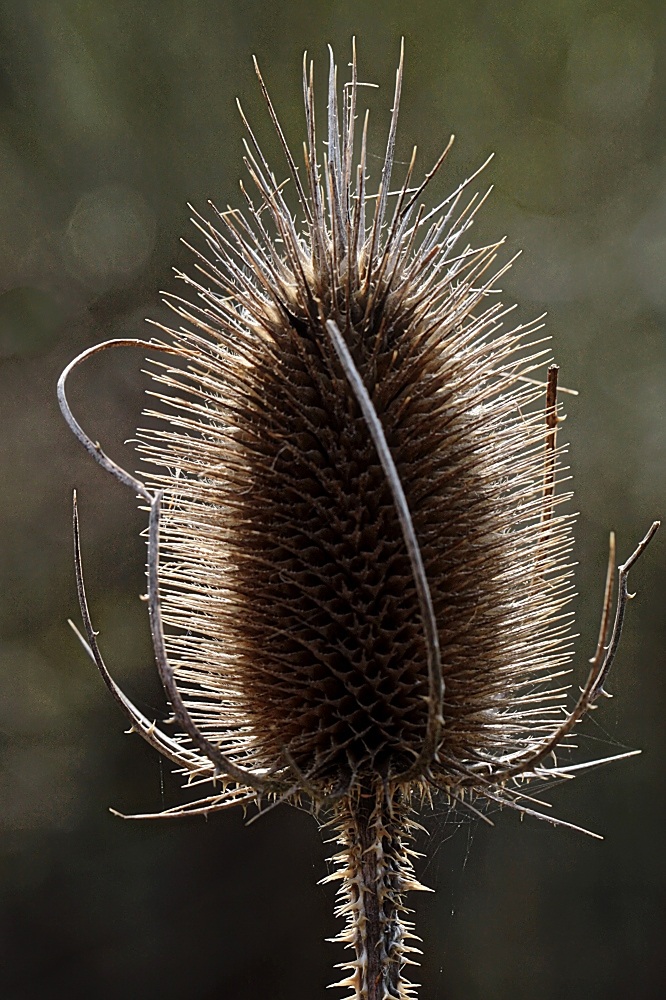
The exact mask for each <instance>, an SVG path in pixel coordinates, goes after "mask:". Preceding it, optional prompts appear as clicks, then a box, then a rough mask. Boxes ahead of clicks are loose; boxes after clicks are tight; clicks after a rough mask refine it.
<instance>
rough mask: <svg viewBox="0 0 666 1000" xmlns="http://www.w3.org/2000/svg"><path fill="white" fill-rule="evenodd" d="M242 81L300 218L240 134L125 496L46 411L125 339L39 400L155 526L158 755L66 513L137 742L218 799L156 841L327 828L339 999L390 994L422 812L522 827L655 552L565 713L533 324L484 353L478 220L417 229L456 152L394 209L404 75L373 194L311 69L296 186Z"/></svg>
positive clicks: (561, 542)
mask: <svg viewBox="0 0 666 1000" xmlns="http://www.w3.org/2000/svg"><path fill="white" fill-rule="evenodd" d="M257 72H258V70H257ZM259 80H260V84H261V87H262V90H263V93H264V97H265V99H266V103H267V106H268V110H269V113H270V116H271V119H272V121H273V124H274V125H275V128H276V130H277V134H278V136H279V139H280V142H281V144H282V147H283V150H284V155H285V158H286V167H287V171H288V174H289V177H290V180H291V183H292V184H293V187H294V188H295V192H296V196H297V200H298V210H297V214H296V216H294V215H293V214H292V211H291V210H290V208H289V205H288V203H287V200H286V195H285V193H284V192H283V184H282V183H281V181H280V180H278V178H277V177H276V175H275V174H274V173H273V170H272V168H271V167H270V166H269V164H268V163H267V162H266V160H265V159H264V156H263V155H262V152H261V149H260V148H259V145H258V143H257V142H256V139H255V137H254V134H253V132H252V130H251V128H250V126H249V124H248V123H247V121H246V120H245V118H243V120H244V122H245V125H246V127H247V131H248V136H249V142H248V144H247V155H246V159H245V164H246V167H247V170H248V173H249V175H250V178H251V180H252V184H253V187H254V194H253V195H252V196H251V195H250V194H249V193H247V192H246V190H245V188H243V189H242V190H243V194H244V196H245V199H246V203H247V204H246V208H245V210H244V211H243V212H241V211H239V210H236V209H228V210H227V211H224V212H218V211H217V210H216V209H213V212H214V218H213V221H212V222H209V221H206V220H205V219H204V218H203V217H201V216H198V215H197V216H196V218H195V220H194V221H195V224H196V226H197V227H198V229H199V230H200V233H201V234H203V237H204V240H205V243H206V245H207V249H206V251H205V252H203V253H202V252H198V251H195V253H196V256H197V268H198V271H199V277H198V278H197V279H196V280H195V279H193V278H191V277H187V276H186V275H181V276H180V277H182V278H183V280H184V281H185V283H186V285H187V288H188V292H189V295H188V296H187V297H185V298H177V297H174V296H169V298H168V302H169V304H170V305H171V307H172V308H173V310H174V312H175V313H176V314H177V316H178V317H179V320H180V321H182V325H179V326H178V328H177V329H166V328H161V329H162V334H163V336H162V337H161V338H160V339H156V340H153V341H151V342H150V343H148V344H146V345H145V346H147V347H150V348H151V349H154V350H157V351H161V352H163V353H164V354H166V356H167V358H166V360H165V362H164V363H160V364H157V363H155V364H154V365H153V369H152V372H153V380H154V389H153V395H155V396H157V399H158V408H157V410H155V411H152V410H151V411H150V416H151V418H155V421H156V422H155V423H154V425H153V428H152V429H150V430H144V431H143V432H142V433H141V441H142V444H141V452H142V457H143V459H144V461H145V462H146V463H148V468H149V474H148V475H147V477H146V479H145V482H144V481H142V480H139V479H137V478H135V477H134V476H131V475H129V474H128V473H126V472H124V471H123V470H121V469H120V468H119V467H118V466H117V465H115V464H114V463H113V462H112V461H111V460H110V459H109V458H108V457H107V456H106V455H105V454H104V452H102V450H101V449H100V448H99V446H98V445H96V444H93V442H92V441H91V440H90V438H88V437H87V435H86V434H85V433H84V431H83V430H82V429H81V427H80V426H79V425H78V423H77V422H76V420H75V419H74V417H73V416H72V414H71V411H70V410H69V407H68V405H67V401H66V398H65V392H64V384H65V379H66V377H67V375H68V373H69V371H70V370H71V369H72V367H74V366H75V365H76V364H78V363H79V362H80V361H81V360H82V359H83V358H84V357H86V356H88V355H90V354H92V353H94V352H95V351H98V350H104V349H106V348H108V347H110V346H117V345H123V344H129V343H131V344H136V343H137V341H113V342H110V343H107V344H102V345H99V346H98V347H95V348H92V349H91V350H89V351H87V352H85V353H84V354H83V355H81V356H80V357H79V358H78V359H76V361H74V362H73V363H72V365H70V366H69V367H68V369H66V371H65V372H64V373H63V376H62V379H61V383H60V400H61V405H62V408H63V412H64V413H65V416H66V417H67V420H68V422H69V424H70V426H71V427H72V429H73V430H74V432H75V433H76V434H77V436H78V437H79V439H80V440H81V441H82V443H83V444H84V445H85V446H86V448H88V450H89V451H90V452H91V454H93V456H94V457H95V458H96V459H97V461H98V462H99V463H100V464H101V465H103V466H104V467H105V468H106V469H107V470H108V471H110V472H111V473H112V474H113V475H115V476H116V477H117V478H119V479H121V481H123V482H125V483H126V484H127V485H128V486H129V487H130V488H131V489H133V490H134V491H135V492H136V493H137V494H138V495H139V496H140V497H141V498H142V499H143V500H144V501H145V502H146V503H147V504H148V506H149V508H150V526H149V539H148V598H149V610H150V618H151V627H152V634H153V640H154V646H155V656H156V661H157V665H158V668H159V671H160V674H161V678H162V681H163V683H164V687H165V690H166V694H167V697H168V699H169V701H170V703H171V705H172V708H173V713H174V721H175V723H176V725H177V730H178V732H177V734H176V735H173V736H171V735H168V734H167V733H166V732H164V731H163V730H162V729H160V728H158V727H157V726H156V725H155V724H154V723H153V722H152V721H150V720H148V719H147V718H145V717H144V716H143V715H142V714H141V713H140V711H139V710H138V709H137V708H136V707H135V706H134V705H133V704H132V703H131V702H130V701H129V699H128V698H127V697H126V696H125V695H124V693H123V692H122V691H121V690H120V689H119V688H118V687H117V686H116V684H115V682H114V681H113V680H112V678H111V676H110V675H109V673H108V671H107V668H106V666H105V664H104V662H103V660H102V657H101V654H100V651H99V647H98V644H97V641H96V638H95V633H94V631H93V627H92V624H91V621H90V615H89V611H88V606H87V602H86V596H85V590H84V585H83V577H82V572H81V561H80V554H79V545H78V518H77V517H76V513H75V536H76V567H77V580H78V587H79V596H80V601H81V607H82V614H83V620H84V624H85V628H86V633H87V637H88V642H87V646H88V649H89V652H90V654H91V655H92V657H93V658H94V659H95V661H96V663H97V665H98V667H99V669H100V670H101V672H102V674H103V676H104V679H105V680H106V683H107V684H108V685H109V687H110V688H111V690H112V692H113V694H114V696H115V697H116V699H117V700H118V701H119V703H120V704H121V706H122V707H123V709H124V710H125V712H126V713H127V714H128V715H129V717H130V719H131V721H132V725H133V727H134V729H135V730H136V731H138V732H140V733H141V735H143V736H144V737H145V739H147V740H148V741H149V742H150V743H151V744H152V745H153V746H155V747H156V748H157V749H158V750H159V751H160V752H161V753H163V754H164V755H165V756H166V757H168V758H169V759H171V760H172V761H174V763H176V764H177V765H178V767H179V768H181V769H182V771H183V772H185V773H186V774H187V775H189V776H190V777H192V778H195V779H197V781H201V780H202V779H210V781H211V782H212V786H213V787H212V789H211V791H210V793H209V795H208V796H207V797H205V798H203V799H200V800H199V801H197V802H191V803H189V804H186V805H184V806H182V807H180V808H179V809H177V810H167V812H166V815H169V814H172V815H173V814H177V815H188V814H189V815H191V814H195V813H210V812H213V811H215V810H220V809H224V808H227V807H229V806H231V805H234V804H237V803H244V804H247V803H250V802H252V801H254V800H260V799H263V800H264V801H265V802H278V801H292V802H295V803H297V804H300V803H307V802H310V803H311V804H312V806H313V807H314V808H315V809H316V810H317V811H322V810H325V811H327V815H328V816H329V817H330V818H331V821H332V823H333V824H334V826H335V829H336V831H337V836H338V840H339V844H340V853H339V854H338V855H337V856H336V861H337V864H338V870H337V872H336V873H335V875H334V876H333V877H334V878H339V879H340V880H341V890H340V894H341V902H340V907H339V914H340V915H344V916H346V919H347V926H346V928H345V930H344V931H343V932H342V934H341V935H340V940H341V941H343V942H344V943H345V944H346V945H347V946H348V947H349V948H350V950H351V957H350V958H349V960H348V962H347V963H345V964H344V966H343V967H344V968H345V969H346V975H345V978H344V979H343V981H342V983H341V984H339V985H342V986H345V987H348V988H349V989H350V991H351V996H353V997H357V998H368V1000H378V998H386V997H408V996H412V995H413V990H414V987H413V986H411V985H410V984H409V983H408V982H407V981H406V980H405V978H404V975H403V969H404V965H405V964H406V963H408V962H410V961H411V960H410V958H409V955H410V953H411V952H413V951H414V950H415V949H414V947H413V945H412V943H411V940H410V939H411V938H412V936H413V935H412V934H411V924H410V923H409V922H407V921H406V920H405V913H406V912H407V911H406V910H405V907H404V902H403V895H404V893H405V891H407V890H408V889H411V888H418V887H419V886H418V883H416V881H415V879H414V875H413V871H412V865H411V860H410V851H409V850H408V847H407V845H408V842H409V840H410V836H411V833H412V829H413V827H414V820H413V818H412V802H413V801H414V796H415V795H416V797H417V799H418V798H419V797H423V796H424V795H425V796H428V795H430V793H431V792H432V790H434V789H440V790H442V792H443V793H444V795H446V796H448V799H449V801H450V802H451V804H452V805H453V804H455V803H458V804H459V805H461V806H466V807H467V808H470V809H472V810H473V811H475V812H478V814H479V815H481V816H483V815H484V814H483V813H482V812H481V811H479V810H478V804H479V800H484V799H485V800H489V801H491V802H493V803H499V804H506V805H511V806H513V807H515V808H517V809H519V810H521V811H523V812H530V811H531V810H530V808H529V807H528V806H527V805H526V804H525V802H526V801H529V800H526V799H525V797H524V796H523V794H522V793H521V787H522V786H520V787H517V786H516V784H515V780H516V779H518V778H523V777H525V776H527V777H534V778H538V779H547V778H551V777H557V776H561V775H563V774H565V773H568V770H570V769H568V768H567V767H563V766H558V764H557V762H556V761H554V752H555V751H556V749H557V748H558V747H559V746H561V745H562V743H563V742H565V741H566V738H567V737H568V736H569V735H570V734H571V732H572V730H573V729H574V727H575V725H576V723H577V722H578V721H579V720H580V719H581V718H582V717H583V716H584V715H585V714H586V712H587V711H588V709H589V708H591V707H592V706H593V705H594V703H595V702H596V701H597V699H598V698H599V697H600V695H601V694H602V693H603V692H604V682H605V680H606V677H607V674H608V670H609V668H610V664H611V661H612V658H613V656H614V653H615V650H616V647H617V641H618V639H619V633H620V629H621V625H622V617H623V614H624V608H625V604H626V599H627V586H626V577H627V572H628V569H629V567H630V565H631V564H632V563H633V562H634V561H635V559H636V558H637V557H638V555H639V554H640V553H641V552H642V550H643V548H644V547H645V545H646V544H647V543H648V541H649V540H650V538H651V537H652V534H653V533H654V531H655V530H656V527H657V526H656V525H653V527H652V528H651V530H650V532H649V533H648V535H647V536H646V538H645V539H644V540H643V542H642V543H641V545H640V546H639V547H638V549H637V550H636V552H635V553H634V554H633V556H632V557H631V558H630V559H629V560H628V562H627V563H625V564H624V565H623V566H621V567H620V570H619V597H618V602H617V612H616V617H615V624H614V626H613V627H612V629H611V627H610V617H611V616H610V610H611V600H612V594H611V591H612V575H613V563H614V551H613V545H611V555H610V562H609V574H608V580H607V584H606V592H605V598H604V606H603V615H602V625H601V631H600V637H599V642H598V646H597V651H596V653H595V656H594V658H593V660H592V667H591V670H590V672H589V677H588V680H587V682H586V683H585V685H584V687H583V689H582V692H581V695H580V697H579V699H578V701H577V702H576V704H575V705H574V707H573V708H572V709H571V710H570V711H568V712H567V711H566V708H565V705H566V698H567V684H566V682H565V681H564V680H563V677H564V675H565V674H566V673H567V670H568V664H569V661H570V657H571V643H570V612H569V611H568V604H569V601H570V600H571V596H572V592H571V567H570V564H569V562H568V559H569V553H570V549H571V525H572V517H571V515H569V514H567V513H561V511H560V504H561V503H562V501H563V500H567V499H568V494H559V495H558V494H557V491H556V485H557V482H558V480H559V479H560V478H561V474H560V467H561V465H560V459H561V449H560V448H559V447H558V446H557V444H556V432H557V424H558V419H559V417H558V403H557V369H556V367H555V366H551V367H550V368H548V370H547V372H546V370H545V369H546V367H547V363H548V362H547V357H546V348H544V346H543V341H542V340H541V339H539V338H538V337H537V334H536V331H538V330H539V328H540V325H541V324H540V321H538V320H537V321H535V322H534V323H530V324H527V325H526V326H520V327H517V328H515V329H509V330H507V329H506V328H505V325H504V320H505V317H506V314H507V312H508V311H509V310H508V309H506V308H504V307H503V306H502V305H501V303H500V302H499V301H498V299H497V296H496V295H495V294H493V292H495V290H496V285H497V281H498V279H499V278H500V277H501V276H502V275H503V274H504V272H505V271H506V269H507V267H508V266H509V265H508V264H504V265H502V266H500V267H499V269H498V268H497V264H496V260H497V256H498V250H499V244H497V245H492V246H484V247H480V248H476V249H474V248H472V247H471V246H470V245H469V244H468V243H467V233H468V230H469V228H470V226H471V225H472V221H473V219H474V215H475V213H476V211H477V209H478V207H479V206H480V204H481V203H482V200H483V199H480V200H479V199H478V198H477V197H476V196H474V197H471V198H469V199H467V198H466V195H465V192H466V190H467V187H468V184H469V182H466V183H465V184H462V185H461V186H460V187H459V188H457V189H456V190H455V191H454V192H453V194H452V195H450V196H449V197H448V198H446V199H445V200H444V201H443V202H442V203H440V204H439V205H436V206H435V207H433V208H430V209H427V208H426V207H425V206H424V204H423V203H422V201H421V199H422V196H423V194H424V191H425V188H426V187H427V185H428V183H429V182H430V180H431V179H432V177H433V176H434V174H435V173H436V172H437V171H438V170H439V169H440V167H441V165H442V162H443V160H444V158H445V156H446V153H447V152H448V150H449V148H450V145H451V143H449V145H448V146H447V148H446V150H445V152H444V153H443V154H442V156H441V157H440V159H439V160H438V161H437V163H436V164H435V166H434V167H433V169H432V170H431V171H430V172H429V173H428V174H427V175H426V176H425V178H424V179H423V180H422V181H417V180H415V176H416V173H415V153H414V155H413V156H412V159H411V162H410V163H409V166H408V168H407V170H406V173H405V176H404V179H403V180H402V183H399V184H397V185H395V186H394V185H393V184H392V177H393V159H394V148H395V140H396V128H397V119H398V106H399V102H400V91H401V85H402V56H401V60H400V66H399V68H398V72H397V78H396V91H395V100H394V105H393V112H392V117H391V123H390V129H389V135H388V142H387V147H386V156H385V159H384V162H383V164H382V168H381V176H380V177H379V178H378V180H377V181H376V182H375V183H376V190H375V191H374V193H373V194H370V193H369V190H368V186H367V185H368V184H369V176H368V175H369V168H368V154H367V127H368V118H367V115H366V117H365V120H364V123H363V127H362V128H361V129H360V134H359V130H358V128H357V124H358V123H357V99H358V82H357V75H356V58H355V54H354V58H353V59H352V63H351V80H350V82H349V83H348V84H346V85H345V87H344V89H343V91H342V95H343V96H342V101H341V103H339V95H338V89H337V76H336V67H335V65H334V63H333V60H332V58H331V68H330V77H329V88H328V116H327V124H326V142H325V150H326V151H325V153H324V154H322V153H321V152H320V151H319V149H318V144H317V138H316V132H315V110H314V97H313V86H312V67H311V66H310V67H309V68H308V67H307V65H306V70H305V73H304V91H305V113H306V126H307V143H306V147H305V169H304V171H300V170H299V169H298V167H297V166H296V163H295V160H294V158H293V157H292V154H291V152H290V150H289V148H288V146H287V144H286V142H285V140H284V136H283V133H282V130H281V128H280V125H279V123H278V119H277V116H276V114H275V111H274V109H273V106H272V104H271V101H270V98H269V96H268V93H267V91H266V88H265V86H264V83H263V80H262V78H261V75H259ZM241 114H242V112H241ZM539 372H542V374H539ZM544 400H545V412H544ZM551 758H552V760H551ZM474 802H476V803H477V804H476V805H475V804H474Z"/></svg>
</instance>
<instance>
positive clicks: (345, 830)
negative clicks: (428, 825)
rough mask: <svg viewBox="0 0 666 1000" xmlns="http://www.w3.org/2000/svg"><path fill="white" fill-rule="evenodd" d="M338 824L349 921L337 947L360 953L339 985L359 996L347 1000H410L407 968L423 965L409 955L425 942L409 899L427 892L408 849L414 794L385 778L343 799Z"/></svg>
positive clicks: (342, 909)
mask: <svg viewBox="0 0 666 1000" xmlns="http://www.w3.org/2000/svg"><path fill="white" fill-rule="evenodd" d="M334 825H335V828H336V830H337V835H338V836H337V841H338V843H339V844H340V845H341V846H342V848H343V849H342V851H340V853H339V854H337V855H336V856H335V857H334V858H333V860H334V861H335V863H336V864H337V865H338V871H337V872H335V873H334V874H333V875H332V876H330V878H331V879H340V880H342V885H341V887H340V890H339V897H340V903H339V905H338V907H337V909H336V916H344V917H346V918H347V925H346V927H345V928H344V930H343V931H342V932H341V933H340V934H339V935H338V937H337V938H336V939H335V940H336V941H340V942H342V943H344V944H345V946H346V947H347V948H350V949H353V951H354V958H353V959H350V960H348V961H347V962H344V963H342V965H341V966H340V967H341V968H344V969H345V970H346V971H347V972H348V973H349V976H348V977H347V978H346V979H344V980H342V982H340V983H337V984H336V985H338V986H341V987H349V988H351V989H352V990H353V991H354V992H353V993H352V994H350V995H349V998H348V1000H389V998H391V1000H392V998H399V1000H410V998H412V997H414V996H415V992H414V985H413V984H411V983H409V982H407V980H406V979H404V977H403V969H404V966H405V965H407V964H411V965H414V964H416V963H415V962H414V961H413V960H412V959H411V958H410V957H409V956H410V954H412V953H418V952H419V949H418V948H415V947H414V945H413V944H411V943H410V942H411V941H414V940H418V939H416V937H415V935H414V934H413V933H412V930H413V924H412V923H411V921H408V920H406V919H405V917H406V915H407V914H408V913H409V912H410V911H409V910H408V909H407V907H406V906H405V904H404V894H405V892H407V891H408V890H410V889H423V888H424V887H423V886H422V885H420V884H419V883H418V882H417V881H416V879H415V877H414V872H413V866H412V860H411V859H412V857H413V855H414V852H413V851H410V850H409V849H408V847H407V844H408V843H409V841H410V840H411V839H412V831H413V829H414V828H415V827H416V824H415V823H414V821H413V820H412V819H411V807H410V802H409V795H408V794H407V793H406V792H405V791H404V789H403V788H401V787H399V786H390V785H389V786H386V785H384V783H383V781H382V780H381V779H380V778H378V779H377V780H376V781H374V782H373V783H372V784H370V783H368V784H366V785H365V786H361V788H360V789H359V790H358V792H357V793H356V794H355V795H353V796H349V797H348V798H345V799H343V800H342V802H341V804H340V805H339V806H338V810H337V815H336V818H335V821H334Z"/></svg>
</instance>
